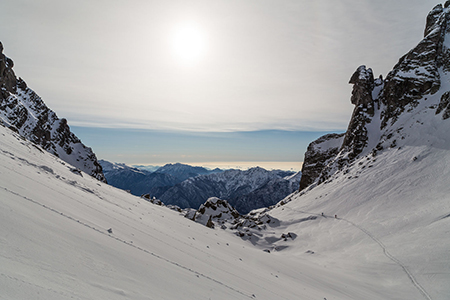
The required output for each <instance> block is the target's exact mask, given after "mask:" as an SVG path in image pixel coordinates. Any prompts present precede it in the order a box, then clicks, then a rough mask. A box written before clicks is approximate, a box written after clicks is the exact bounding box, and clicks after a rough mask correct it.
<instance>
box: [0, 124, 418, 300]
mask: <svg viewBox="0 0 450 300" xmlns="http://www.w3.org/2000/svg"><path fill="white" fill-rule="evenodd" d="M0 137H1V138H0V206H1V207H0V214H1V217H0V245H1V247H0V265H1V269H0V291H1V293H0V298H2V299H46V300H48V299H58V300H60V299H186V298H187V299H323V298H327V299H405V297H409V296H410V297H409V298H410V299H415V298H414V297H415V295H416V293H415V291H413V290H411V289H410V288H409V286H408V283H409V282H408V281H407V280H403V278H401V275H402V271H401V270H400V271H399V270H397V268H396V267H397V266H396V265H395V264H392V265H391V264H389V262H390V261H389V260H387V259H386V260H385V258H384V257H383V255H380V260H379V261H378V263H377V264H372V265H370V267H371V268H372V269H371V272H367V269H365V268H364V269H362V270H360V269H356V270H353V269H346V268H342V265H344V262H343V261H338V259H340V258H342V253H341V251H338V252H336V253H330V252H326V253H325V255H324V256H322V255H321V254H319V255H317V259H316V260H315V261H312V260H311V257H312V255H310V254H307V253H304V251H303V249H304V247H302V248H299V251H286V252H284V253H283V252H279V253H272V254H269V253H267V252H264V251H261V248H258V247H253V246H252V245H251V244H250V243H248V242H245V241H243V240H241V239H240V238H238V237H237V236H234V235H230V234H229V233H227V232H226V231H223V230H220V229H217V230H213V229H209V228H207V227H205V226H202V225H200V224H197V223H195V222H192V221H191V220H188V219H186V218H183V217H181V216H180V215H179V214H178V213H176V212H174V211H171V210H169V209H167V208H165V207H160V206H157V205H152V204H150V203H148V202H147V201H144V200H143V199H140V198H137V197H134V196H132V195H130V194H128V193H126V192H124V191H121V190H118V189H116V188H113V187H111V186H109V185H106V184H104V183H101V182H99V181H97V180H96V179H94V178H92V177H90V176H86V174H85V173H82V172H81V173H79V172H77V171H76V170H74V169H73V167H72V166H69V165H67V164H65V163H64V162H63V161H61V160H60V159H59V158H57V157H55V156H51V155H50V154H49V153H47V152H46V151H43V150H42V148H40V146H36V145H34V144H32V143H31V142H29V141H27V140H25V139H23V138H22V137H21V136H19V135H18V134H16V133H13V132H12V131H10V130H9V129H6V128H4V127H2V126H0ZM329 221H330V227H327V230H325V231H324V232H322V233H321V235H322V234H323V235H324V237H325V238H324V239H323V241H322V243H319V244H318V245H317V247H316V246H314V247H313V246H312V245H311V248H312V249H319V248H322V247H324V246H325V245H327V244H328V241H327V239H328V238H329V235H328V230H329V229H331V230H336V228H337V227H338V228H339V226H342V224H343V223H340V222H336V223H331V222H334V220H329ZM323 224H324V225H325V223H323ZM340 224H341V225H340ZM343 225H344V229H348V226H346V225H345V224H343ZM110 228H111V231H112V232H111V233H109V232H108V229H110ZM358 233H359V232H358ZM356 236H357V237H359V238H360V237H362V236H359V235H356ZM300 240H301V239H300V238H298V239H296V241H298V242H299V241H300ZM305 242H309V241H308V239H305ZM319 245H320V247H319ZM372 246H373V248H374V249H375V250H379V249H378V248H377V247H378V246H377V245H376V244H375V245H372ZM360 247H361V249H363V250H370V249H371V245H367V246H366V245H364V244H362V245H360ZM333 248H335V246H333ZM292 250H293V249H292ZM380 252H381V251H380ZM320 257H322V259H320ZM311 261H312V262H311ZM365 263H366V262H365V260H362V261H352V263H351V265H352V266H358V264H359V265H360V266H364V265H365ZM381 273H383V276H380V275H379V274H381ZM403 284H404V286H403Z"/></svg>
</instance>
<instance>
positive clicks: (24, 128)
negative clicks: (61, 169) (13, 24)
mask: <svg viewBox="0 0 450 300" xmlns="http://www.w3.org/2000/svg"><path fill="white" fill-rule="evenodd" d="M2 50H3V46H2V45H1V43H0V86H1V93H0V101H1V102H0V123H1V124H3V125H5V126H7V127H9V128H10V129H13V130H15V131H17V132H18V133H19V134H20V135H21V136H23V137H24V138H26V139H28V140H30V141H32V142H34V143H36V144H38V145H41V146H42V147H43V148H44V149H45V150H46V151H48V152H50V153H52V154H54V155H56V156H58V157H60V158H61V159H62V160H64V161H65V162H67V163H69V164H71V165H72V166H74V167H76V168H78V169H80V170H82V171H84V172H85V173H87V174H89V175H91V176H93V177H95V178H97V179H99V180H101V181H105V180H106V179H105V177H104V175H103V172H102V167H101V166H100V164H99V163H98V161H97V158H96V156H95V154H94V152H93V151H92V149H91V148H89V147H86V146H85V145H84V144H83V143H82V142H81V141H80V139H79V138H78V137H77V136H76V135H75V134H74V133H72V132H71V131H70V128H69V125H68V124H67V120H66V119H59V118H58V117H57V115H56V114H55V112H53V111H52V110H50V109H49V108H48V107H47V106H46V105H45V103H44V102H43V101H42V99H41V98H40V97H39V96H38V95H37V94H36V93H35V92H34V91H33V90H31V89H30V88H29V87H28V86H27V84H26V83H25V81H24V80H22V79H21V78H18V79H17V78H16V76H15V74H14V71H13V70H12V68H13V65H14V64H13V62H12V60H11V59H10V58H8V57H6V56H5V55H4V54H3V53H2Z"/></svg>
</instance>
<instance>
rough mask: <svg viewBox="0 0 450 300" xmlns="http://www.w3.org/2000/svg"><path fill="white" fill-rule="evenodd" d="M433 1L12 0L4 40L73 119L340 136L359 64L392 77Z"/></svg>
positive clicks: (40, 88) (21, 67) (23, 72)
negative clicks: (305, 132)
mask: <svg viewBox="0 0 450 300" xmlns="http://www.w3.org/2000/svg"><path fill="white" fill-rule="evenodd" d="M436 4H438V2H436V1H429V0H395V1H392V0H315V1H311V0H308V1H307V0H296V1H291V0H276V1H275V0H272V1H268V0H204V1H203V0H202V1H186V0H183V1H181V0H180V1H172V0H165V1H140V0H127V1H125V0H89V1H83V0H79V1H65V0H3V1H2V4H1V9H0V33H1V34H0V40H1V41H2V42H3V46H4V48H5V50H4V53H5V54H6V55H7V56H9V57H11V58H12V59H13V60H14V62H15V67H14V70H15V72H16V75H17V76H20V77H22V78H24V80H25V81H26V82H27V83H28V85H29V87H31V88H32V89H34V90H35V91H36V92H37V93H38V94H39V95H40V96H41V97H42V98H43V99H44V101H45V102H46V103H47V105H48V106H49V107H50V108H52V109H53V110H55V111H56V112H57V114H58V116H60V117H65V118H67V119H68V120H69V124H70V125H72V126H74V125H75V126H78V127H88V128H93V127H102V128H111V127H112V128H127V129H129V130H134V129H146V130H151V132H166V131H172V132H174V131H175V132H177V131H180V130H181V131H188V132H190V133H192V132H197V133H198V132H217V133H218V132H242V131H244V132H248V131H263V132H266V131H265V130H288V131H296V132H302V131H341V132H342V131H345V129H346V126H347V123H348V121H349V118H350V115H351V112H352V109H353V107H352V105H351V104H350V93H351V86H350V85H349V84H348V80H349V78H350V76H351V75H352V74H353V72H354V71H355V70H356V68H357V67H358V66H359V65H362V64H364V65H367V66H368V67H371V68H372V69H373V70H374V73H375V74H376V75H378V74H383V75H384V76H385V75H386V73H387V72H388V71H389V70H390V69H391V68H392V67H393V65H394V64H395V63H396V62H397V61H398V59H399V58H400V57H401V56H402V55H403V54H404V53H406V52H407V51H409V50H410V49H411V48H412V47H414V46H415V45H416V44H417V43H418V42H419V41H420V40H421V38H422V36H423V30H424V26H425V19H426V15H427V13H428V12H429V11H430V10H431V9H432V8H433V7H434V6H435V5H436ZM83 132H84V133H87V132H89V131H86V130H84V131H83ZM133 132H135V131H133ZM271 133H272V134H269V135H268V136H276V134H275V135H274V134H273V131H271ZM80 137H81V139H82V140H84V139H83V136H80ZM150 138H151V137H150ZM93 140H94V144H90V146H92V147H93V148H94V151H95V152H97V154H98V156H102V155H99V153H98V151H97V150H96V147H99V146H100V145H99V144H98V145H97V144H96V142H95V139H93ZM267 142H268V143H269V144H270V143H272V142H271V141H269V140H268V141H267ZM281 146H282V145H281ZM292 150H293V151H294V150H295V151H297V152H298V153H302V151H304V150H305V149H292ZM116 154H118V153H116ZM302 157H303V154H301V155H300V160H301V159H302ZM267 160H271V158H269V157H267ZM142 162H143V163H145V162H144V161H142ZM148 163H150V162H149V161H148Z"/></svg>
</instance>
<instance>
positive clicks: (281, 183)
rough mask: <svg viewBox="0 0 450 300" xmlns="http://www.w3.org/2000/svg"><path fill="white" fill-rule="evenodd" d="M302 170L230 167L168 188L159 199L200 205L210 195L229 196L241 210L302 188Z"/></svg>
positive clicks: (248, 209) (278, 199) (232, 202)
mask: <svg viewBox="0 0 450 300" xmlns="http://www.w3.org/2000/svg"><path fill="white" fill-rule="evenodd" d="M300 177H301V176H300V172H299V173H294V172H291V171H281V170H274V171H267V170H265V169H263V168H260V167H256V168H251V169H249V170H247V171H242V170H234V169H233V170H227V171H224V172H221V173H215V174H210V175H204V176H197V177H193V178H190V179H187V180H185V181H183V182H181V183H179V184H176V185H175V186H173V187H171V188H170V189H168V190H167V191H166V192H165V193H164V194H162V195H161V196H159V199H160V200H161V201H163V202H164V203H165V204H167V205H177V206H179V207H181V208H188V207H191V208H198V207H199V206H200V205H201V204H203V203H204V202H205V201H206V200H207V199H208V198H210V197H218V198H221V199H226V200H227V201H228V202H229V203H230V204H231V205H232V206H234V207H235V208H236V209H237V210H238V211H239V212H240V213H243V214H244V213H248V212H249V211H251V210H253V209H255V208H261V207H266V206H270V205H273V204H275V203H277V202H278V201H280V200H282V199H283V198H284V197H286V196H287V195H289V194H291V193H292V192H294V191H296V190H298V188H299V182H300Z"/></svg>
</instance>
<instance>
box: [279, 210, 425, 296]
mask: <svg viewBox="0 0 450 300" xmlns="http://www.w3.org/2000/svg"><path fill="white" fill-rule="evenodd" d="M286 208H287V209H289V210H292V211H296V212H300V213H304V214H310V215H316V216H320V217H325V218H330V219H334V220H341V221H345V222H347V223H348V224H350V225H352V226H353V227H355V228H357V229H359V230H360V231H362V232H363V233H364V234H365V235H367V236H368V237H370V238H371V239H372V240H373V241H374V242H375V243H377V244H378V246H380V247H381V249H382V250H383V254H384V255H385V256H386V257H387V258H389V259H390V260H391V261H393V262H394V263H395V264H397V265H398V266H399V267H401V268H402V270H403V272H404V273H405V274H406V275H407V276H408V278H409V280H410V281H411V283H412V284H413V285H414V287H415V288H416V289H417V290H418V291H419V292H420V294H421V295H422V296H423V297H424V298H425V299H427V300H432V298H431V296H430V295H429V294H428V293H427V291H426V290H425V289H424V288H423V287H422V286H421V285H420V283H419V282H418V281H417V279H416V278H415V277H414V275H413V274H412V273H411V272H410V271H409V270H408V268H407V267H406V266H405V265H404V264H403V263H402V262H401V261H400V260H399V259H398V258H396V257H395V256H393V255H392V254H391V253H389V251H388V250H387V248H386V246H385V245H384V244H383V243H382V242H381V241H380V240H379V239H377V238H376V237H375V236H374V235H373V234H372V233H371V232H370V231H368V230H366V229H364V228H363V227H361V226H359V225H357V224H355V223H353V222H352V221H350V220H347V219H344V218H336V217H334V216H328V215H322V214H317V213H311V212H306V211H300V210H296V209H293V208H290V207H286Z"/></svg>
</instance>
